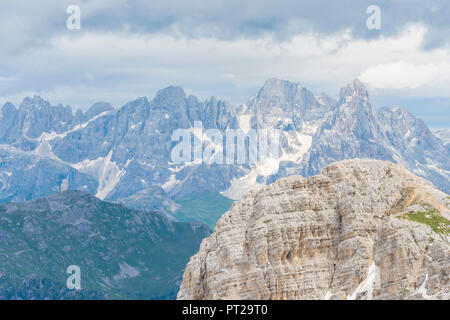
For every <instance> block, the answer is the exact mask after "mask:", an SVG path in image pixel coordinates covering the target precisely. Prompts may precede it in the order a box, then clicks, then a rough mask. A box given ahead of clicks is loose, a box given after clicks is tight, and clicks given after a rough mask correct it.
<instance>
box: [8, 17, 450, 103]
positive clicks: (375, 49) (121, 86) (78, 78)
mask: <svg viewBox="0 0 450 320" xmlns="http://www.w3.org/2000/svg"><path fill="white" fill-rule="evenodd" d="M426 33H427V29H426V28H425V27H424V26H423V25H420V24H415V25H409V26H408V27H406V28H405V29H404V30H403V31H402V32H400V33H398V34H396V35H395V36H390V37H380V38H377V39H373V40H364V39H355V38H354V37H353V35H352V33H351V31H350V30H347V31H345V32H343V33H339V34H332V35H328V36H326V37H324V36H322V37H319V36H317V35H316V34H313V33H308V34H299V35H296V36H294V37H293V38H292V39H291V40H289V41H285V42H280V41H277V40H276V39H274V38H272V37H271V36H270V35H266V36H262V37H259V38H255V39H244V38H242V39H233V40H220V39H216V38H196V39H188V38H183V37H174V36H170V35H167V34H129V33H126V32H116V33H98V32H91V33H84V34H76V33H69V34H68V35H64V36H58V37H54V38H53V39H52V40H51V41H50V43H49V46H48V47H45V48H39V49H36V50H34V51H32V52H27V53H24V54H22V55H16V56H14V57H13V58H12V60H10V61H11V63H10V66H9V68H10V69H11V70H12V71H11V77H14V79H15V80H14V81H12V82H11V83H10V84H8V85H6V84H5V83H6V82H5V81H3V84H2V83H1V82H0V97H1V98H0V103H3V102H5V100H13V99H12V98H14V99H16V98H17V97H21V98H23V96H24V95H25V93H29V92H36V93H38V94H40V95H42V96H43V97H44V98H47V99H49V100H51V101H52V102H53V103H59V102H61V103H68V104H71V105H72V106H74V107H76V108H78V107H81V108H83V109H86V108H87V107H88V106H89V105H90V104H92V103H94V102H97V101H99V100H100V101H108V102H111V103H112V104H113V105H115V106H121V105H122V104H124V103H125V102H126V101H129V100H131V99H134V98H136V97H138V96H144V95H146V96H150V97H152V96H153V95H154V94H155V93H156V91H157V90H158V89H161V88H163V87H165V86H167V85H180V86H183V87H184V88H185V89H186V91H187V92H192V93H193V94H196V95H199V96H200V97H201V98H206V97H208V96H209V95H216V96H217V97H218V98H224V99H230V100H232V102H234V103H242V102H245V101H246V99H248V98H249V97H250V96H251V95H253V94H255V93H256V92H255V90H256V89H255V88H257V87H259V86H260V85H261V84H262V83H263V81H264V80H266V79H267V78H270V77H278V78H284V79H287V80H292V81H296V82H300V83H303V84H304V85H306V86H307V87H309V88H312V89H313V91H316V92H317V93H319V92H320V91H325V92H330V93H334V94H337V92H338V90H339V88H340V87H341V86H343V85H345V84H346V83H347V82H350V81H352V80H353V79H354V78H356V77H361V78H362V79H363V80H364V81H367V82H368V83H369V85H370V86H372V87H373V88H375V89H376V88H378V89H380V90H384V89H389V90H400V91H401V92H403V91H402V90H404V89H405V88H407V89H409V90H413V91H414V92H411V91H410V92H409V93H408V94H411V93H414V95H417V96H450V92H449V91H448V88H449V87H450V79H449V78H448V74H450V73H449V72H448V70H449V61H450V51H449V48H447V47H442V48H438V49H433V50H423V48H422V41H423V39H424V37H425V35H426ZM426 84H430V85H428V86H427V85H426ZM431 84H432V85H431ZM53 99H57V100H56V101H54V100H53ZM12 102H14V103H17V102H20V101H17V100H13V101H12Z"/></svg>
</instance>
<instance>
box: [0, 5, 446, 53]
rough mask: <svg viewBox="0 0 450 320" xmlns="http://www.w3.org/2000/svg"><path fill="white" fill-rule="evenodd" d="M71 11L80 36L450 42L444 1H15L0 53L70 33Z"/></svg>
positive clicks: (8, 8)
mask: <svg viewBox="0 0 450 320" xmlns="http://www.w3.org/2000/svg"><path fill="white" fill-rule="evenodd" d="M69 4H78V5H79V6H80V7H81V10H82V30H80V31H77V32H79V33H83V32H92V31H105V32H116V31H122V30H128V31H129V32H134V33H166V34H171V35H174V36H181V37H188V38H196V37H215V38H218V39H225V40H227V39H230V40H231V39H235V38H240V37H247V38H255V37H260V36H262V35H264V34H271V35H273V36H274V37H275V38H277V39H278V40H287V39H289V38H290V37H291V36H293V35H295V34H298V33H304V32H316V33H318V34H330V33H335V32H340V31H342V30H345V29H351V30H352V31H353V34H354V35H355V36H356V37H360V38H366V39H367V38H374V37H378V36H389V35H392V34H394V33H396V32H398V31H399V30H401V29H402V28H403V27H404V26H405V24H407V23H411V22H422V23H424V24H425V25H426V26H427V27H428V28H429V34H428V35H427V37H426V39H425V43H424V46H425V47H427V48H433V47H438V46H442V45H447V44H449V43H450V32H449V31H450V21H449V20H448V17H449V16H450V2H449V1H447V0H437V1H422V0H410V1H404V0H393V1H386V0H362V1H355V0H340V1H334V0H311V1H299V0H290V1H282V0H278V1H261V0H246V1H242V0H228V1H221V0H220V1H207V0H191V1H185V0H166V1H144V0H129V1H125V0H112V1H111V0H110V1H106V0H93V1H92V0H90V1H80V0H77V1H74V0H64V1H53V0H41V1H37V2H29V1H23V0H19V1H17V0H15V1H2V3H1V4H0V28H1V30H8V32H2V34H1V38H2V39H1V40H2V46H1V49H0V50H3V51H5V50H6V51H7V50H10V51H11V50H24V49H25V48H29V47H33V46H37V45H43V44H45V42H46V41H47V40H49V39H51V37H52V36H54V35H58V34H64V33H67V32H68V30H67V29H66V28H65V21H66V18H67V14H66V12H65V10H66V8H67V6H68V5H69ZM369 5H378V6H380V8H381V14H382V15H381V18H382V29H381V30H379V31H378V30H377V31H375V30H368V29H367V28H366V19H367V16H368V15H367V14H366V9H367V7H368V6H369Z"/></svg>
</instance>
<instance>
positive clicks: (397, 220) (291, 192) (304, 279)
mask: <svg viewBox="0 0 450 320" xmlns="http://www.w3.org/2000/svg"><path fill="white" fill-rule="evenodd" d="M449 205H450V198H449V196H448V195H447V194H445V193H443V192H441V191H439V190H438V189H436V188H435V187H434V186H433V185H432V184H430V183H429V182H427V181H426V180H424V179H422V178H419V177H417V176H415V175H413V174H412V173H410V172H409V171H407V170H406V169H404V168H403V167H401V166H399V165H396V164H393V163H390V162H386V161H378V160H360V159H354V160H345V161H341V162H337V163H335V164H332V165H330V166H328V167H326V168H325V169H324V170H323V171H322V174H319V175H317V176H314V177H311V178H309V179H304V178H302V177H299V176H291V177H288V178H283V179H280V180H278V181H277V182H275V183H273V184H272V185H269V186H264V187H261V188H260V189H259V190H256V191H252V192H250V193H249V194H247V195H246V196H244V197H243V198H242V199H241V201H239V202H236V203H234V204H233V206H232V208H231V210H230V211H228V212H227V213H226V214H224V215H223V216H222V218H221V219H220V220H219V222H218V223H217V225H216V228H215V231H214V233H213V234H212V235H211V236H210V237H208V238H207V239H205V240H204V241H203V242H202V244H201V247H200V251H199V252H198V253H197V254H196V255H194V256H193V257H192V258H191V259H190V261H189V263H188V264H187V267H186V270H185V272H184V276H183V281H182V284H181V288H180V291H179V293H178V299H449V298H450V295H449V292H450V286H449V274H450V257H449V220H448V219H449V212H450V210H449Z"/></svg>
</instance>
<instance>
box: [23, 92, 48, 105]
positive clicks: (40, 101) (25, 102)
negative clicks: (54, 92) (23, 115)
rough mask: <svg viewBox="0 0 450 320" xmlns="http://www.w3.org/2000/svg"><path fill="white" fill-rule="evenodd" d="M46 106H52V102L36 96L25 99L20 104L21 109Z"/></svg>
mask: <svg viewBox="0 0 450 320" xmlns="http://www.w3.org/2000/svg"><path fill="white" fill-rule="evenodd" d="M44 104H45V105H48V106H50V102H48V101H47V100H45V99H43V98H41V96H39V95H36V94H35V95H33V96H32V97H25V99H23V101H22V103H21V104H20V107H28V106H41V105H44Z"/></svg>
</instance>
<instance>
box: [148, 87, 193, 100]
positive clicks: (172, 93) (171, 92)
mask: <svg viewBox="0 0 450 320" xmlns="http://www.w3.org/2000/svg"><path fill="white" fill-rule="evenodd" d="M161 97H178V98H183V99H186V93H185V92H184V90H183V88H182V87H179V86H168V87H166V88H164V89H160V90H158V92H157V93H156V97H155V99H157V98H161Z"/></svg>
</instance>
